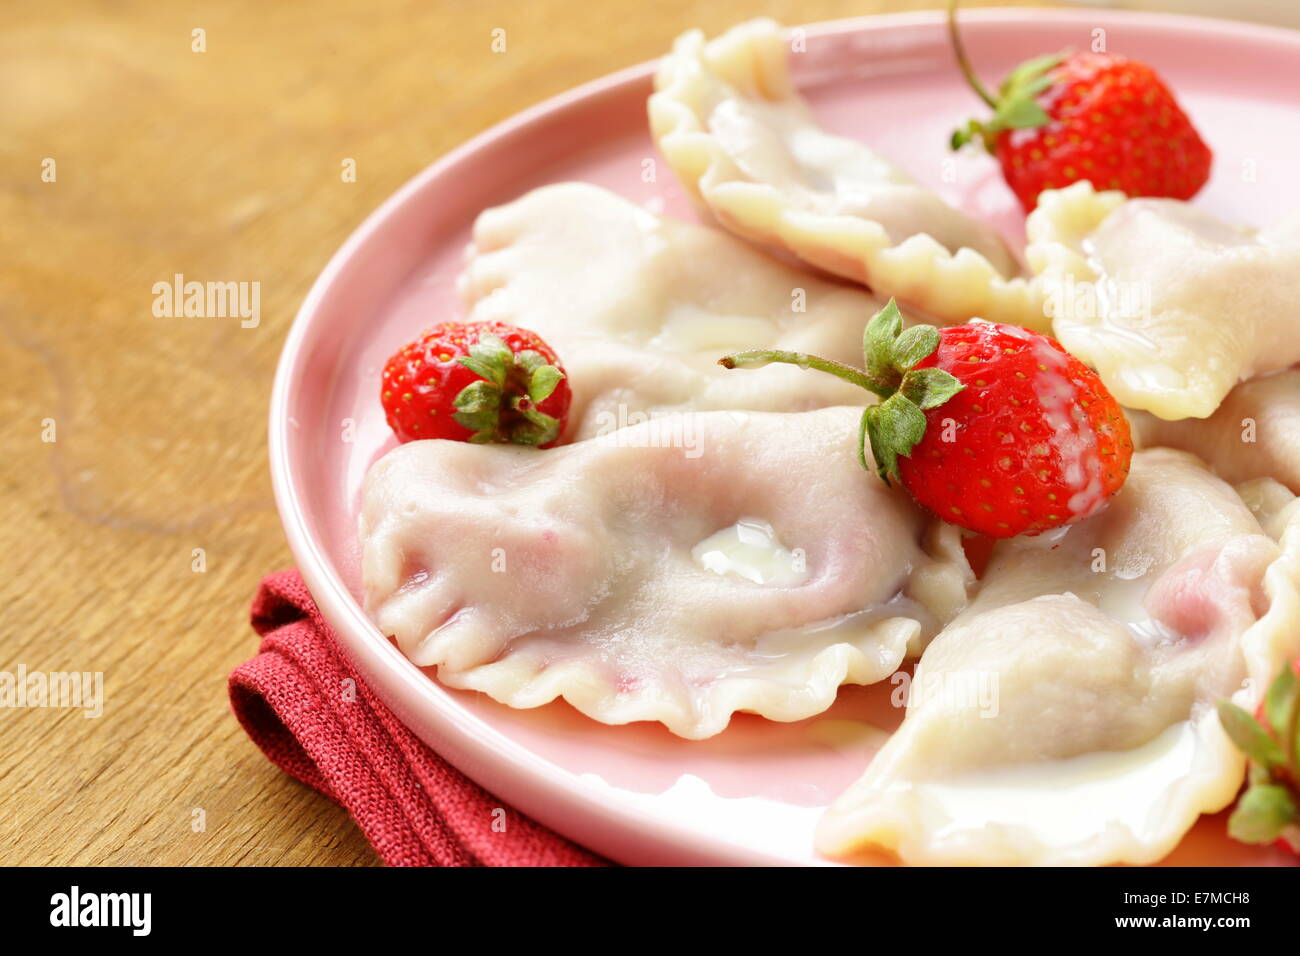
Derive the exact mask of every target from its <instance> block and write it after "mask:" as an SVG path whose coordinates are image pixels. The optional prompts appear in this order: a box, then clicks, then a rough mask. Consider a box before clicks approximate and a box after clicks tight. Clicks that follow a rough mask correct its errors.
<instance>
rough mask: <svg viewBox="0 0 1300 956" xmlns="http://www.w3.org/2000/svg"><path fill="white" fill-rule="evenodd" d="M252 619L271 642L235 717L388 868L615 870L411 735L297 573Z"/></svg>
mask: <svg viewBox="0 0 1300 956" xmlns="http://www.w3.org/2000/svg"><path fill="white" fill-rule="evenodd" d="M252 618H253V629H254V630H256V631H257V633H258V634H260V635H262V646H261V648H260V649H259V650H258V653H257V656H256V657H254V658H253V659H252V660H250V661H247V662H246V663H244V664H241V665H240V666H239V667H237V668H235V670H234V672H233V673H232V674H231V675H230V704H231V707H232V708H233V709H234V711H235V716H236V717H238V718H239V722H240V723H241V724H242V725H243V726H244V730H246V731H247V732H248V736H250V737H252V738H253V742H254V743H255V744H257V745H258V746H259V747H261V748H262V751H263V752H264V753H265V754H266V756H267V757H269V758H270V760H271V762H272V763H274V764H275V765H276V766H278V767H279V768H280V769H282V770H284V771H285V772H286V773H288V774H289V775H290V776H293V777H296V778H297V779H298V780H301V781H302V782H303V783H305V784H307V786H309V787H312V788H313V789H315V790H318V791H320V792H321V793H323V794H324V795H325V796H327V797H329V798H330V799H331V800H333V801H335V802H336V803H338V804H341V805H342V806H343V807H344V808H345V809H346V810H347V811H348V813H350V814H352V818H353V819H354V820H356V822H357V825H358V826H359V827H361V831H362V832H363V833H364V834H365V835H366V839H367V840H369V841H370V845H371V846H373V847H374V848H375V852H376V853H378V854H379V856H380V858H381V859H383V861H384V862H385V863H387V864H389V865H390V866H602V865H607V864H606V862H605V861H604V860H602V859H600V858H599V857H597V856H595V855H593V854H591V853H589V852H588V851H586V850H584V849H582V848H581V847H578V846H575V845H574V844H572V843H570V842H569V841H568V840H566V839H564V838H563V837H562V836H560V835H559V834H557V833H554V832H552V831H550V830H548V829H546V828H545V827H543V826H542V825H541V824H539V823H536V822H535V821H533V820H530V819H528V818H527V817H525V816H523V815H522V814H519V813H516V812H515V811H514V810H511V809H509V808H508V807H505V805H504V804H502V802H501V801H500V800H498V799H497V798H496V797H494V796H492V794H490V793H488V792H487V791H486V790H484V789H483V788H482V787H480V786H479V785H478V784H476V783H474V782H473V781H472V780H470V779H469V778H468V777H466V776H465V775H464V774H462V773H461V772H460V771H458V770H457V769H456V768H455V767H453V766H452V765H451V764H449V763H447V761H445V760H443V759H442V758H441V757H439V756H438V755H437V754H436V753H434V752H433V751H432V750H431V749H429V747H428V746H427V745H426V744H425V743H424V742H423V741H421V740H420V739H419V738H417V737H416V736H415V735H414V734H413V733H411V731H409V730H407V729H406V727H405V726H403V725H402V723H401V722H400V721H398V719H397V718H396V717H395V716H393V712H392V711H391V710H389V709H388V708H387V707H386V706H385V705H384V704H383V703H382V702H380V700H379V699H378V698H377V697H375V695H374V694H373V693H372V692H371V691H370V688H368V687H367V686H366V685H365V684H363V683H362V682H361V679H360V678H359V677H358V676H357V674H356V672H355V671H354V670H353V669H352V666H351V664H349V663H348V661H347V659H346V658H345V657H344V656H343V654H342V653H341V652H340V651H339V649H338V644H337V642H336V640H335V638H334V635H333V633H332V632H331V630H330V628H329V625H328V624H326V623H325V621H324V619H323V618H322V617H321V614H320V611H319V610H318V609H317V608H316V603H315V602H314V601H313V600H312V598H311V594H310V593H308V591H307V586H306V585H305V584H304V583H303V580H302V577H301V576H300V575H299V574H298V572H297V571H282V572H280V573H278V574H272V575H270V576H268V577H267V578H265V579H264V580H263V581H262V586H261V588H260V589H259V590H258V593H257V597H256V598H255V599H254V601H253V613H252ZM349 681H350V682H351V683H349ZM501 810H504V811H505V817H504V818H503V817H502V815H501V813H500V811H501ZM503 822H504V828H503V827H502V823H503ZM494 824H495V827H494Z"/></svg>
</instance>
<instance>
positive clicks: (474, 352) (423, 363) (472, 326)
mask: <svg viewBox="0 0 1300 956" xmlns="http://www.w3.org/2000/svg"><path fill="white" fill-rule="evenodd" d="M571 398H572V393H571V392H570V390H569V382H568V380H567V378H566V377H565V374H564V369H563V367H561V365H560V363H559V360H558V359H557V358H556V355H555V352H554V351H553V350H552V349H551V347H550V346H549V345H547V344H546V343H545V342H543V341H542V340H541V338H540V337H539V336H537V335H536V334H534V333H532V332H529V331H528V330H526V329H518V328H515V327H514V326H513V325H507V324H506V323H504V322H442V323H440V324H438V325H435V326H434V327H433V328H431V329H429V330H428V331H426V332H424V333H422V334H421V335H420V336H419V337H418V338H417V339H416V340H415V341H413V342H410V343H408V344H407V345H405V346H403V347H402V348H401V349H399V350H398V351H397V353H396V354H394V355H393V357H392V358H390V359H389V360H388V363H387V364H386V365H385V366H384V383H383V393H382V396H381V400H382V402H383V405H384V412H385V413H386V414H387V417H388V426H389V427H390V428H392V430H393V432H394V433H395V434H396V435H397V438H398V440H399V441H403V442H408V441H414V440H415V439H417V438H449V439H451V440H453V441H471V442H476V443H486V442H509V443H513V444H517V445H536V446H538V447H539V448H548V447H550V446H551V445H554V444H555V443H556V441H558V440H559V437H560V433H561V432H562V431H563V430H564V423H565V420H566V418H567V417H568V414H569V402H570V399H571Z"/></svg>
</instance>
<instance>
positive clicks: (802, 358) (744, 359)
mask: <svg viewBox="0 0 1300 956" xmlns="http://www.w3.org/2000/svg"><path fill="white" fill-rule="evenodd" d="M773 362H780V363H783V364H786V365H797V366H799V367H800V368H805V369H807V368H815V369H817V370H818V371H822V372H830V373H831V374H832V375H834V376H835V377H837V378H842V379H844V381H846V382H850V383H852V384H853V385H856V386H858V387H859V388H865V389H866V390H867V391H868V392H871V393H872V394H873V395H879V396H880V397H881V398H888V397H889V396H890V395H891V394H893V391H894V390H893V389H888V388H885V387H883V386H881V385H879V384H878V383H876V382H873V381H872V380H871V379H869V378H867V376H866V375H865V374H863V372H862V371H861V370H860V369H856V368H854V367H853V366H851V365H844V364H842V363H840V362H835V361H832V360H831V359H827V358H822V357H821V356H820V355H810V354H808V353H807V352H786V351H783V350H781V349H754V350H752V351H749V352H732V353H731V354H730V355H724V356H722V358H720V359H718V364H719V365H721V366H722V367H723V368H762V367H763V366H764V365H770V364H772V363H773Z"/></svg>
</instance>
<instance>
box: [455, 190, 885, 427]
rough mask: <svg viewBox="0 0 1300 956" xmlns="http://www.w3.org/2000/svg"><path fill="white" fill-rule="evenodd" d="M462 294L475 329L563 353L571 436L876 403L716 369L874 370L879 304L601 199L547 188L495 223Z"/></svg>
mask: <svg viewBox="0 0 1300 956" xmlns="http://www.w3.org/2000/svg"><path fill="white" fill-rule="evenodd" d="M460 290H461V295H462V298H463V299H464V301H465V304H466V306H467V307H468V309H469V319H470V320H471V321H503V322H509V323H511V324H513V325H518V326H520V327H522V328H526V329H531V330H533V331H534V332H536V333H538V334H539V335H541V336H542V338H543V339H545V340H546V341H547V342H549V343H550V344H551V346H552V347H554V348H555V349H556V350H557V351H558V352H559V354H560V355H561V356H562V360H563V362H564V365H565V368H566V369H567V371H568V375H569V382H570V384H571V386H572V389H573V407H572V410H571V412H570V416H569V428H568V431H567V434H566V437H568V438H570V439H582V438H588V437H591V436H593V435H598V434H604V433H608V432H610V431H613V430H614V429H615V428H620V427H623V426H624V425H627V424H634V423H636V422H637V421H639V420H641V419H643V418H645V417H646V416H653V415H661V414H666V413H669V412H673V411H680V410H685V409H694V410H708V409H752V410H756V411H803V410H806V409H813V408H821V407H823V406H827V405H853V404H862V403H863V402H865V401H866V400H867V398H868V396H867V395H866V394H865V393H864V392H863V391H862V390H861V389H858V388H854V387H853V386H851V385H848V384H846V383H844V382H841V381H839V380H837V379H834V378H831V377H830V376H815V377H814V376H809V375H805V374H802V373H801V372H800V370H799V369H796V368H791V367H788V366H785V367H782V366H772V367H769V368H766V369H763V370H761V371H759V372H757V373H755V374H749V375H736V374H729V373H727V371H726V370H724V369H722V368H720V367H719V366H718V364H717V360H718V358H719V357H720V356H722V355H724V354H726V353H727V352H732V351H737V350H740V349H750V348H780V349H790V350H794V351H808V352H816V353H818V354H820V355H825V356H827V357H829V358H833V359H836V360H837V361H842V362H848V363H851V364H861V362H862V329H863V326H864V325H866V323H867V320H869V319H870V318H871V316H872V315H874V314H875V313H876V312H877V311H879V309H880V307H881V304H880V303H879V302H877V301H876V300H875V299H873V298H872V297H871V296H870V295H868V294H866V293H865V292H863V291H862V290H860V289H854V288H851V287H848V286H846V285H841V284H838V283H834V282H828V281H826V280H824V279H818V278H816V277H815V276H811V275H807V274H805V273H802V272H799V271H797V270H795V269H792V268H790V267H789V266H787V265H785V264H783V263H780V262H777V261H776V260H775V259H772V258H771V257H769V256H767V255H764V254H763V253H761V252H759V251H758V250H755V249H753V248H751V247H750V246H749V245H748V244H747V243H744V242H741V241H740V240H738V239H735V238H733V237H732V236H729V235H727V234H726V233H724V232H721V231H719V230H717V229H712V228H709V227H706V226H700V225H696V224H694V223H685V222H678V221H675V220H672V219H666V218H663V217H660V216H656V215H654V214H653V213H651V212H649V211H647V210H646V209H644V208H642V207H641V206H637V205H636V204H634V203H631V202H628V201H627V200H626V199H622V198H621V197H619V196H616V195H614V194H613V193H610V192H607V191H606V190H603V189H599V188H597V187H595V186H588V185H585V184H582V183H562V184H559V185H555V186H546V187H543V188H541V189H536V190H533V191H532V192H529V193H527V194H526V195H524V196H523V197H521V198H520V199H517V200H515V201H514V202H512V203H509V204H507V205H505V206H499V207H497V208H495V209H489V210H487V211H485V212H484V213H482V214H481V215H480V216H479V218H478V221H477V222H476V224H475V226H474V241H473V244H472V246H471V247H470V251H469V254H468V261H467V264H466V267H465V271H464V274H463V275H462V277H461V282H460ZM814 378H819V379H824V381H814V380H813V379H814Z"/></svg>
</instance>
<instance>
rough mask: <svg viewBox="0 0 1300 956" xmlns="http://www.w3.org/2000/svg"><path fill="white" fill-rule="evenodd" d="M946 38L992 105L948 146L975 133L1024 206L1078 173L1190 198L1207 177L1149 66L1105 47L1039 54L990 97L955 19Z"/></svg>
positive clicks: (1202, 151) (1180, 115)
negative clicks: (968, 57) (949, 37)
mask: <svg viewBox="0 0 1300 956" xmlns="http://www.w3.org/2000/svg"><path fill="white" fill-rule="evenodd" d="M953 7H955V4H952V5H950V7H949V16H950V17H951V16H952V13H953ZM952 36H953V44H954V47H955V49H956V53H957V62H958V64H959V65H960V66H961V69H962V72H963V73H964V74H965V76H966V79H967V81H968V82H969V83H970V85H971V87H972V88H973V89H974V90H975V92H976V93H977V94H978V95H979V96H980V98H981V99H983V100H984V102H986V103H987V104H988V105H989V106H990V107H992V108H993V116H991V117H990V118H988V119H986V120H971V121H970V122H968V123H967V124H966V125H965V126H964V127H962V128H960V129H958V130H957V131H956V132H955V133H953V137H952V148H953V149H959V148H960V147H961V146H963V145H964V144H966V143H968V142H970V141H971V140H974V139H979V140H980V141H982V142H983V143H984V145H985V147H986V148H987V149H988V151H989V152H990V153H992V154H994V155H996V156H997V158H998V162H999V163H1000V164H1001V165H1002V175H1003V177H1004V178H1005V179H1006V181H1007V185H1008V186H1010V187H1011V189H1012V191H1013V192H1014V193H1015V194H1016V196H1017V198H1019V200H1020V204H1021V205H1022V206H1023V207H1024V209H1025V211H1026V212H1029V211H1030V210H1032V209H1033V208H1034V207H1035V206H1036V205H1037V203H1038V194H1039V193H1040V192H1042V191H1043V190H1044V189H1059V188H1061V187H1063V186H1068V185H1070V183H1073V182H1077V181H1078V180H1081V179H1086V180H1088V181H1090V182H1091V183H1092V184H1093V185H1094V186H1095V187H1096V188H1098V189H1119V190H1123V191H1124V192H1125V193H1127V194H1128V195H1130V196H1166V197H1169V198H1172V199H1190V198H1191V197H1192V196H1194V195H1196V193H1197V192H1198V191H1199V190H1200V188H1201V187H1202V186H1204V185H1205V182H1206V180H1207V179H1209V178H1210V162H1211V159H1212V154H1211V152H1210V148H1209V147H1208V146H1206V145H1205V143H1204V141H1202V139H1201V137H1200V134H1198V133H1197V132H1196V128H1195V127H1194V126H1193V125H1192V121H1191V120H1190V119H1188V118H1187V114H1186V113H1184V112H1183V110H1182V108H1181V107H1179V105H1178V101H1177V100H1175V99H1174V95H1173V94H1172V93H1171V92H1170V91H1169V88H1168V87H1167V86H1166V85H1165V84H1164V82H1163V81H1162V80H1161V79H1160V77H1159V76H1158V75H1156V73H1155V71H1154V70H1152V69H1151V68H1150V67H1149V66H1146V65H1145V64H1143V63H1139V62H1138V61H1136V60H1130V59H1127V58H1126V57H1122V56H1115V55H1113V54H1109V53H1069V54H1059V55H1054V56H1044V57H1037V58H1035V59H1033V60H1029V61H1028V62H1026V63H1022V64H1021V65H1020V66H1018V67H1017V68H1016V69H1015V70H1013V71H1012V72H1011V74H1010V75H1009V76H1008V77H1007V78H1006V80H1005V81H1004V82H1003V84H1002V86H1001V88H1000V89H999V91H998V95H997V96H993V95H992V94H990V93H989V92H988V90H986V89H985V88H984V86H983V85H982V84H981V83H980V81H979V79H978V78H976V76H975V74H974V71H973V70H972V69H971V67H970V64H969V62H968V61H967V60H966V55H965V52H964V51H963V49H962V46H961V40H960V38H959V37H958V35H957V31H956V27H955V26H954V27H953V28H952Z"/></svg>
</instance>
